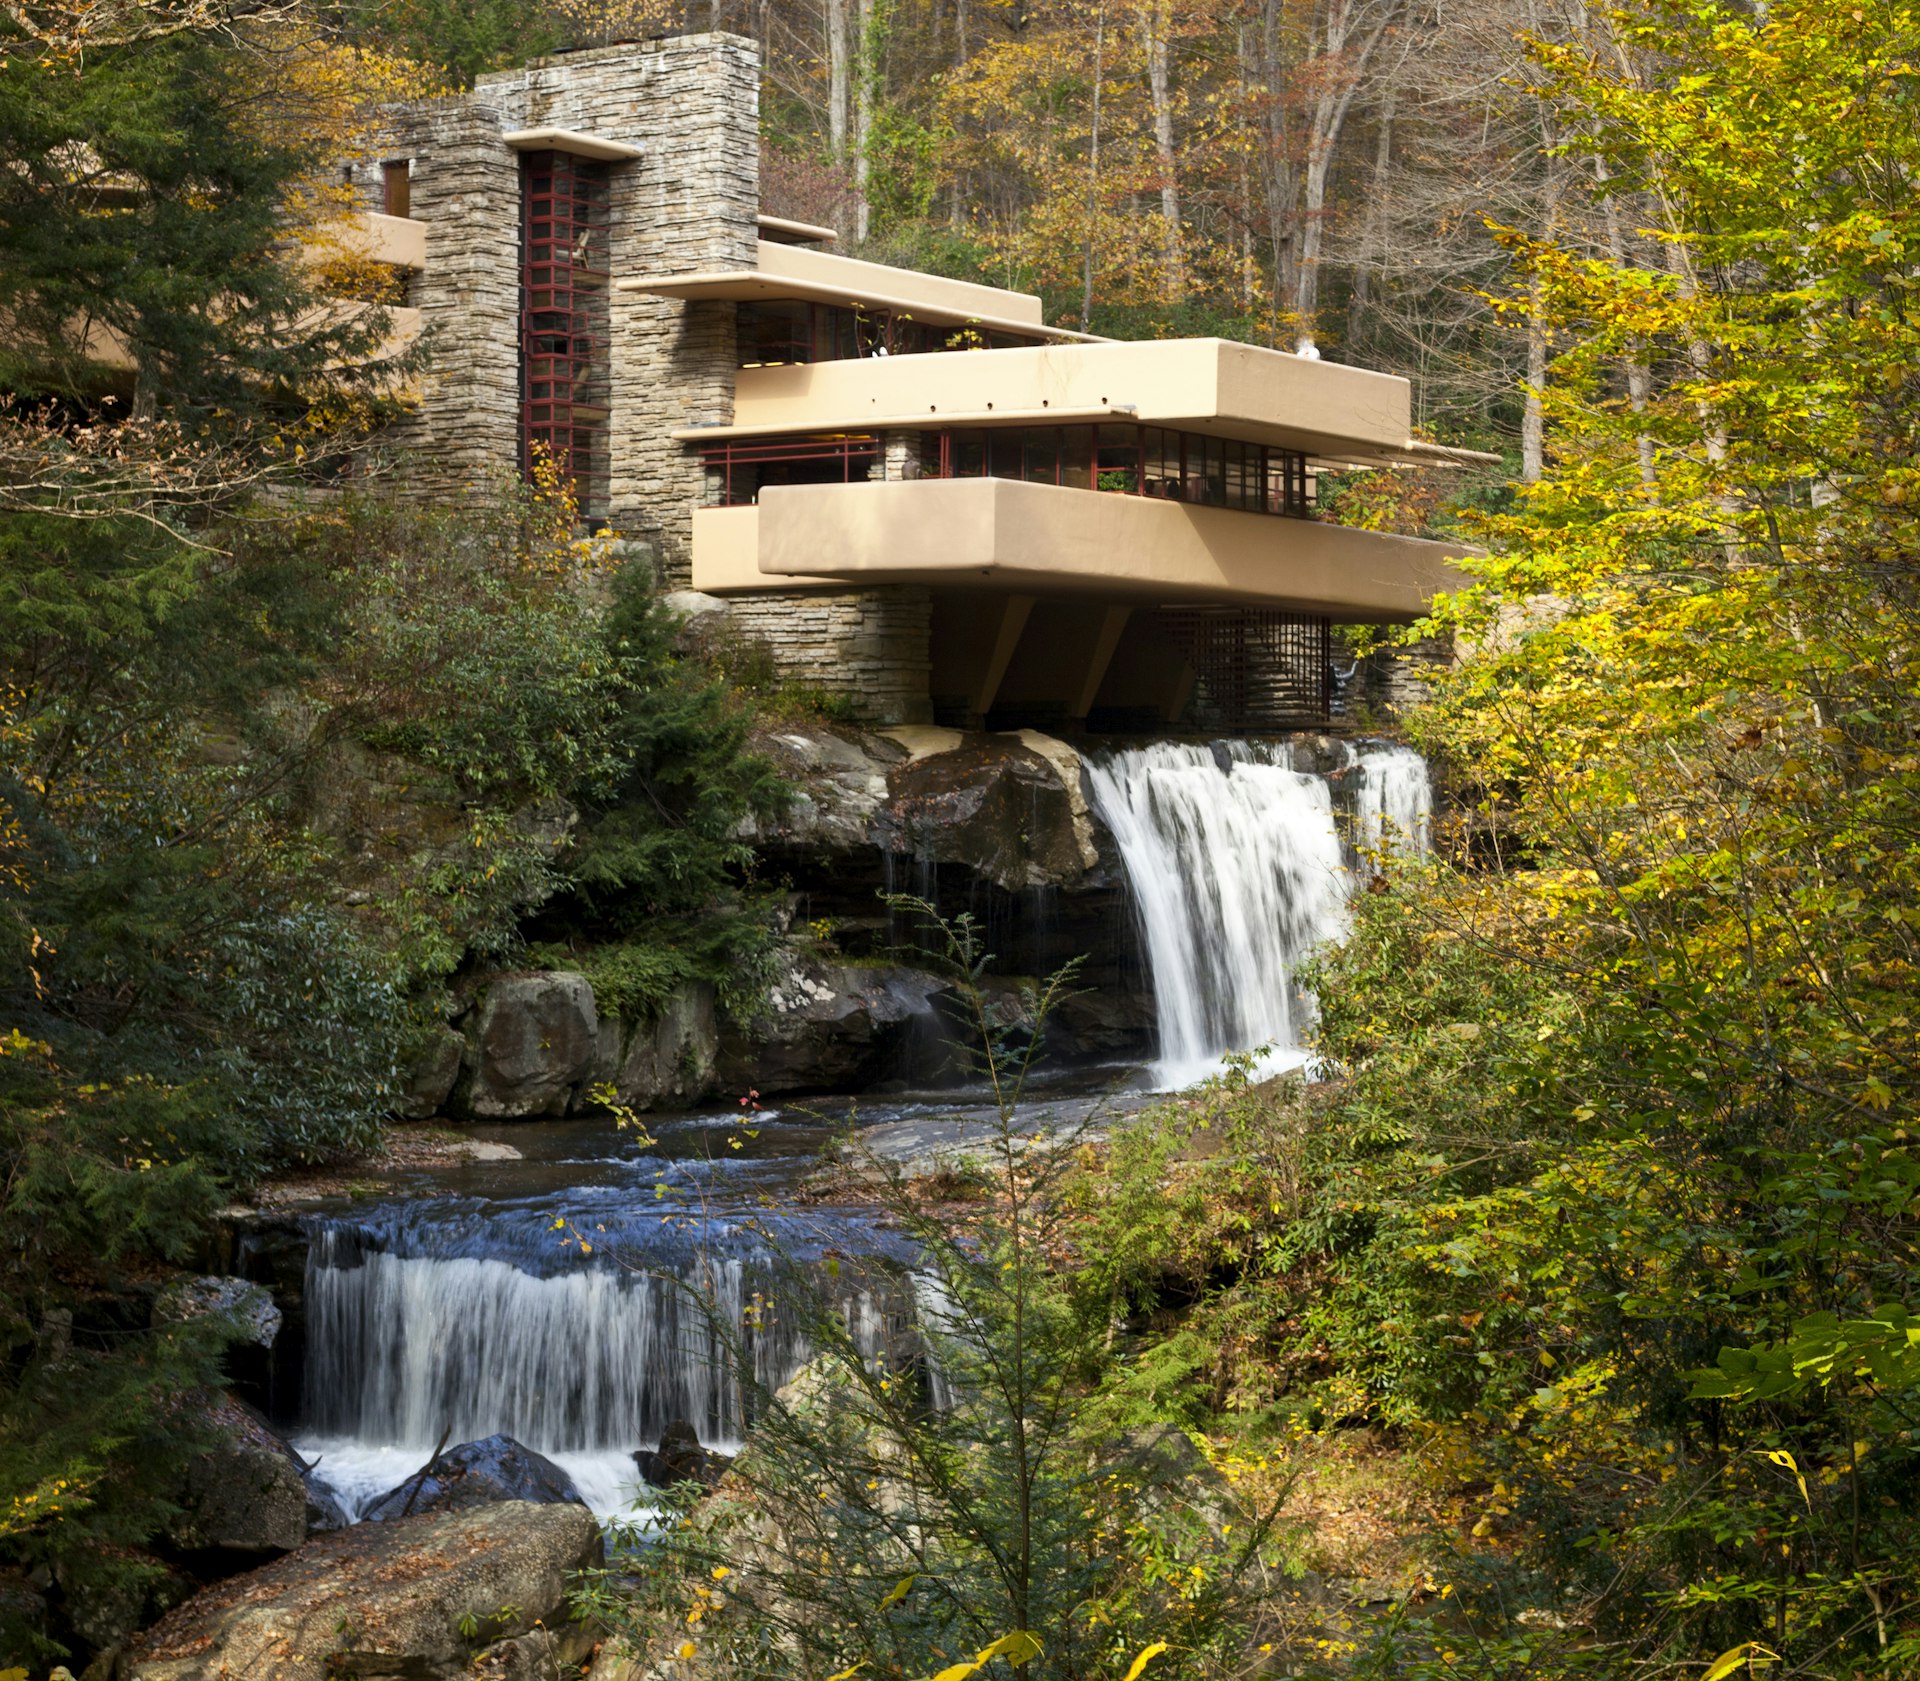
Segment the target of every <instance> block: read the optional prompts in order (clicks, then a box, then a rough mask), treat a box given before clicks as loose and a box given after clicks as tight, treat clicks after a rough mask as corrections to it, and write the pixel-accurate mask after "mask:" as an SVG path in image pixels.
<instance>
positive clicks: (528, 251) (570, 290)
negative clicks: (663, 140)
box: [520, 152, 610, 521]
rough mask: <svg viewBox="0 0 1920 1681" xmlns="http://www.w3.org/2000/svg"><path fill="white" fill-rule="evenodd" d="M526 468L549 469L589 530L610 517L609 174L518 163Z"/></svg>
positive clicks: (534, 159) (540, 158) (549, 156)
mask: <svg viewBox="0 0 1920 1681" xmlns="http://www.w3.org/2000/svg"><path fill="white" fill-rule="evenodd" d="M520 230H521V231H520V440H521V465H522V467H523V469H524V470H525V471H527V472H529V473H531V472H532V470H533V467H534V464H535V462H536V460H538V459H540V458H543V457H544V458H545V459H548V460H551V461H552V462H553V463H554V464H555V466H556V467H558V469H559V470H560V472H561V474H562V475H563V476H564V477H565V478H567V479H569V480H570V481H571V482H572V485H573V493H574V496H575V498H576V499H577V500H578V502H579V504H580V514H581V517H582V518H583V519H585V520H589V521H596V520H599V519H602V518H604V517H605V514H606V507H607V478H608V473H607V416H608V412H609V411H608V406H607V405H608V402H609V399H610V383H609V379H608V365H607V283H608V279H609V275H608V268H607V166H606V165H605V164H604V163H601V162H597V161H595V160H593V159H590V158H577V157H574V156H573V155H572V154H571V153H570V152H528V153H524V154H522V157H521V160H520Z"/></svg>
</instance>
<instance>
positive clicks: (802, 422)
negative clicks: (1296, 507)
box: [675, 293, 1479, 467]
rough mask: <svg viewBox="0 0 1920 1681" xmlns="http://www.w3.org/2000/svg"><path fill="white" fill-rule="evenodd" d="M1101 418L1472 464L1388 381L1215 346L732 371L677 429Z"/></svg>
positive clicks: (1170, 343) (816, 428) (1078, 349)
mask: <svg viewBox="0 0 1920 1681" xmlns="http://www.w3.org/2000/svg"><path fill="white" fill-rule="evenodd" d="M998 295H1000V296H1003V297H1004V296H1007V295H1008V294H1004V293H1003V294H998ZM1108 419H1112V420H1121V419H1125V420H1137V421H1141V422H1143V423H1147V424H1151V425H1156V426H1173V427H1181V428H1185V429H1189V430H1193V431H1199V432H1205V433H1208V434H1210V435H1212V436H1215V437H1223V438H1239V439H1242V440H1245V441H1247V442H1250V443H1264V444H1271V445H1275V446H1277V447H1280V448H1286V449H1293V450H1298V451H1300V452H1302V453H1304V454H1305V455H1307V456H1308V457H1310V458H1311V459H1313V460H1315V461H1320V462H1325V463H1326V464H1328V465H1332V466H1346V465H1366V466H1383V467H1385V466H1399V465H1404V464H1412V463H1416V462H1423V461H1425V462H1431V461H1433V460H1435V459H1447V458H1465V459H1479V458H1478V457H1473V456H1470V455H1468V454H1467V452H1463V451H1453V450H1446V449H1443V448H1441V447H1440V446H1438V445H1434V444H1427V443H1423V442H1420V441H1418V440H1416V439H1414V438H1413V437H1412V436H1411V432H1412V426H1411V400H1410V396H1409V389H1408V385H1407V382H1406V381H1405V380H1404V379H1401V378H1399V377H1398V376H1396V375H1393V374H1378V373H1372V372H1369V371H1368V370H1367V369H1365V368H1350V367H1346V366H1343V365H1342V364H1340V363H1337V362H1320V361H1307V360H1305V359H1303V358H1301V357H1298V356H1291V355H1288V354H1287V353H1285V352H1284V351H1278V350H1265V349H1262V348H1260V347H1259V346H1257V345H1250V344H1236V343H1234V342H1232V341H1230V340H1226V339H1160V340H1147V341H1138V342H1130V343H1119V342H1115V341H1112V340H1107V341H1102V342H1097V343H1090V342H1080V343H1061V344H1051V345H1042V346H1035V347H1033V348H1031V349H1006V350H994V351H992V352H988V353H976V354H968V355H959V356H952V355H946V356H938V357H929V356H891V357H886V356H881V357H864V358H860V359H857V360H846V361H833V362H814V363H810V364H806V365H800V366H789V367H771V368H742V369H741V370H740V374H739V378H738V382H737V384H736V385H735V387H734V413H733V424H732V426H731V427H727V428H721V429H714V428H696V429H690V430H686V431H682V432H679V433H676V434H675V435H676V436H677V437H679V438H681V439H682V440H684V441H687V442H701V443H705V442H711V441H713V440H715V439H717V438H720V437H724V436H727V435H728V434H732V435H735V436H747V435H772V434H776V433H782V432H831V431H845V430H848V429H863V430H873V429H895V428H898V429H905V428H910V427H948V426H958V425H983V424H984V425H1034V424H1048V423H1054V424H1057V423H1061V422H1066V421H1073V420H1108Z"/></svg>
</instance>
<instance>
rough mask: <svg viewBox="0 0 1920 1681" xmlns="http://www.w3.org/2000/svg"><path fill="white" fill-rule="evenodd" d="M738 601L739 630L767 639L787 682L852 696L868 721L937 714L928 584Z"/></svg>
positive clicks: (919, 719) (914, 720)
mask: <svg viewBox="0 0 1920 1681" xmlns="http://www.w3.org/2000/svg"><path fill="white" fill-rule="evenodd" d="M731 605H732V618H733V624H734V628H735V630H736V631H737V632H738V633H739V634H740V635H741V636H742V637H743V638H744V639H746V640H749V641H753V642H759V643H762V644H764V645H765V647H766V649H767V651H768V653H769V655H770V656H771V658H772V662H773V668H774V671H775V673H776V674H777V675H778V676H779V677H780V679H781V681H783V682H785V683H789V684H792V685H793V686H794V687H795V688H800V689H810V690H813V691H815V692H816V693H819V694H821V695H825V696H829V697H836V698H841V699H844V700H846V701H847V702H848V703H849V705H850V706H851V707H852V710H853V714H854V716H855V717H857V718H859V719H860V720H861V721H862V722H865V723H872V724H924V723H929V722H931V721H932V717H933V709H932V704H931V702H930V701H929V700H928V698H927V685H928V680H929V678H930V676H931V674H932V669H933V667H932V660H931V658H930V656H929V653H928V650H929V647H930V645H931V636H932V629H933V601H932V598H931V597H930V596H929V595H928V593H927V592H926V591H925V590H924V589H919V588H915V587H911V586H905V585H900V586H895V587H893V588H889V589H871V590H858V591H847V592H838V591H836V592H834V593H832V594H824V593H815V594H808V593H804V592H801V591H790V592H783V593H780V594H768V595H750V596H742V597H740V598H739V599H737V600H736V601H734V602H733V603H732V604H731Z"/></svg>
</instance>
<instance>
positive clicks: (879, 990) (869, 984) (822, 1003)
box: [719, 954, 948, 1093]
mask: <svg viewBox="0 0 1920 1681" xmlns="http://www.w3.org/2000/svg"><path fill="white" fill-rule="evenodd" d="M946 990H947V983H946V982H945V981H944V980H942V979H941V978H940V977H939V976H937V975H930V974H927V973H926V972H924V971H922V970H918V969H907V968H902V967H899V966H896V965H892V964H861V963H835V962H830V961H827V960H824V959H821V958H817V957H811V956H800V955H797V954H789V956H788V958H787V960H786V963H785V967H784V969H783V971H782V972H781V974H780V975H779V976H778V977H777V978H776V979H775V980H774V983H773V985H772V986H771V987H770V988H769V989H768V992H767V1001H766V1005H765V1008H764V1009H763V1010H762V1012H761V1014H760V1015H759V1016H758V1017H756V1018H755V1020H754V1021H753V1022H752V1023H750V1024H749V1025H747V1026H746V1027H744V1028H733V1029H730V1030H729V1031H728V1032H727V1033H726V1034H725V1035H724V1036H723V1037H722V1040H721V1045H720V1062H719V1077H720V1082H721V1085H722V1086H723V1087H724V1088H726V1089H730V1090H731V1089H738V1090H742V1091H744V1090H746V1089H748V1088H752V1089H754V1090H757V1091H760V1092H768V1093H771V1092H785V1091H848V1090H855V1089H858V1088H860V1087H863V1086H870V1085H873V1084H875V1083H876V1082H878V1081H882V1080H888V1079H897V1078H903V1077H905V1076H907V1075H909V1074H911V1073H913V1072H914V1071H915V1063H916V1060H917V1059H918V1058H919V1057H920V1055H921V1053H922V1052H923V1051H924V1050H925V1049H926V1047H928V1046H929V1045H931V1046H934V1047H936V1048H937V1047H938V1046H939V1045H940V1044H941V1043H942V1042H943V1040H944V1037H945V1035H946V1034H947V1032H948V1024H947V1023H946V1022H945V1020H944V1019H943V1018H942V1017H941V1015H940V1013H939V1010H938V1005H937V1000H938V999H939V998H940V997H941V995H942V994H943V993H944V992H946Z"/></svg>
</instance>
